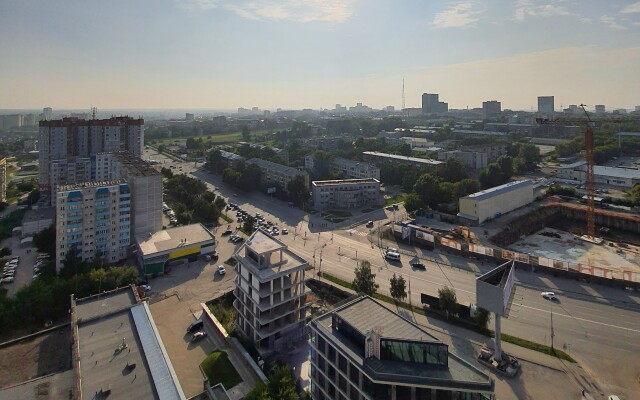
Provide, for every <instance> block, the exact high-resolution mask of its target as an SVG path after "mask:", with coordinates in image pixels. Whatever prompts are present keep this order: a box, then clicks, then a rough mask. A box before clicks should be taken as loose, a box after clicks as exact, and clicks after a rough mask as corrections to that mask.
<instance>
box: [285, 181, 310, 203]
mask: <svg viewBox="0 0 640 400" xmlns="http://www.w3.org/2000/svg"><path fill="white" fill-rule="evenodd" d="M287 192H288V193H289V201H291V202H293V204H295V205H297V206H298V207H302V206H303V205H304V204H306V203H307V202H308V201H309V199H310V198H311V194H310V193H309V188H308V187H307V183H306V181H305V178H304V176H302V175H298V176H296V177H295V178H293V179H292V180H291V182H289V184H288V185H287Z"/></svg>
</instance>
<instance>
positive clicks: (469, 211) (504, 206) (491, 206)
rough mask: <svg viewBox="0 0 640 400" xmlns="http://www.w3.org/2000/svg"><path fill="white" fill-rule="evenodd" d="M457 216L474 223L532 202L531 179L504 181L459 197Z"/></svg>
mask: <svg viewBox="0 0 640 400" xmlns="http://www.w3.org/2000/svg"><path fill="white" fill-rule="evenodd" d="M459 201H460V212H459V213H458V216H459V217H461V218H464V219H467V220H469V221H471V222H473V223H476V224H482V223H483V222H485V221H487V220H489V219H493V218H497V217H499V216H501V215H502V214H506V213H508V212H510V211H513V210H515V209H518V208H520V207H523V206H526V205H527V204H531V203H532V202H533V182H532V181H531V180H523V181H515V182H509V183H505V184H504V185H500V186H496V187H493V188H490V189H486V190H483V191H481V192H477V193H473V194H470V195H468V196H465V197H461V198H460V200H459Z"/></svg>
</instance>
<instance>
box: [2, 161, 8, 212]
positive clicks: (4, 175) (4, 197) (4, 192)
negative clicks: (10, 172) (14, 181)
mask: <svg viewBox="0 0 640 400" xmlns="http://www.w3.org/2000/svg"><path fill="white" fill-rule="evenodd" d="M5 201H7V159H6V158H0V203H3V202H5Z"/></svg>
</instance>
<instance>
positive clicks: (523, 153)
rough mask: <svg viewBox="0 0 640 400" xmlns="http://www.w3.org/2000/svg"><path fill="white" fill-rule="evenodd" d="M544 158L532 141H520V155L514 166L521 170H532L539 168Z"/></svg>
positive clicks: (520, 171)
mask: <svg viewBox="0 0 640 400" xmlns="http://www.w3.org/2000/svg"><path fill="white" fill-rule="evenodd" d="M541 160H542V156H541V155H540V149H539V148H538V147H537V146H536V145H534V144H532V143H520V144H519V149H518V155H517V157H516V158H515V159H514V168H515V169H516V170H517V171H518V172H519V173H523V172H531V171H535V170H536V169H537V168H538V163H539V162H540V161H541Z"/></svg>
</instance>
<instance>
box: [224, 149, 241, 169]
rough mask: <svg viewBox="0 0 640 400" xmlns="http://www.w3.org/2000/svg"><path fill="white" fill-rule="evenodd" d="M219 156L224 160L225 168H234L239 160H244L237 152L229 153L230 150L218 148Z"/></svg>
mask: <svg viewBox="0 0 640 400" xmlns="http://www.w3.org/2000/svg"><path fill="white" fill-rule="evenodd" d="M219 151H220V156H221V157H222V158H223V159H224V160H225V162H226V164H227V168H235V167H237V166H238V164H239V163H240V161H244V157H242V156H241V155H239V154H235V153H231V152H230V151H225V150H219Z"/></svg>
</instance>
